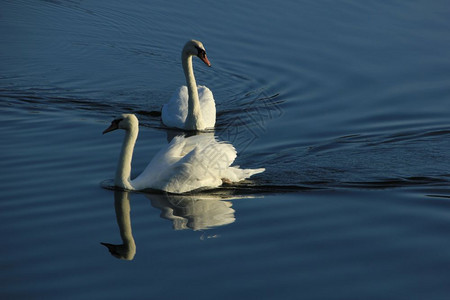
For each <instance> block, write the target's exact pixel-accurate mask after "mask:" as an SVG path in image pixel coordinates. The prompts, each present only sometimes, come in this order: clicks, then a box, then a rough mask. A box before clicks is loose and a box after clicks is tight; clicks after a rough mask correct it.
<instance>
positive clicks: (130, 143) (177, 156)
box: [103, 114, 265, 194]
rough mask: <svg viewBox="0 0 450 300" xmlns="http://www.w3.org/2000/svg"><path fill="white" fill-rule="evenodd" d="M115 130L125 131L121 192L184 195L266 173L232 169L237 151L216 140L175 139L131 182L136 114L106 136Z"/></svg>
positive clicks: (113, 124)
mask: <svg viewBox="0 0 450 300" xmlns="http://www.w3.org/2000/svg"><path fill="white" fill-rule="evenodd" d="M116 129H124V130H125V138H124V141H123V144H122V151H121V153H120V157H119V163H118V165H117V170H116V175H115V179H114V184H115V185H116V186H117V187H120V188H122V189H126V190H144V189H156V190H162V191H166V192H169V193H176V194H181V193H185V192H189V191H193V190H196V189H200V188H215V187H218V186H220V185H222V183H223V182H227V183H230V182H238V181H241V180H244V179H246V178H249V177H250V176H252V175H254V174H258V173H261V172H263V171H264V170H265V169H264V168H259V169H240V168H239V167H238V166H231V164H232V163H233V162H234V160H235V158H236V150H235V149H234V147H233V146H232V145H231V144H228V143H220V142H218V141H217V140H216V139H215V137H214V136H210V135H194V136H190V137H187V138H186V137H184V136H176V137H175V138H173V140H172V141H171V142H170V143H169V144H168V145H167V146H165V147H163V148H162V149H161V150H160V151H159V152H158V153H157V154H156V156H155V157H153V159H152V160H151V161H150V163H149V164H148V166H147V167H146V168H145V169H144V171H143V172H142V173H141V174H140V175H139V176H137V177H136V178H134V179H132V180H131V179H130V174H131V160H132V156H133V150H134V145H135V143H136V140H137V136H138V132H139V121H138V119H137V117H136V116H135V115H134V114H123V115H121V116H120V117H119V118H116V119H115V120H113V121H112V122H111V125H110V126H109V127H108V128H107V129H105V130H104V131H103V134H105V133H108V132H110V131H113V130H116Z"/></svg>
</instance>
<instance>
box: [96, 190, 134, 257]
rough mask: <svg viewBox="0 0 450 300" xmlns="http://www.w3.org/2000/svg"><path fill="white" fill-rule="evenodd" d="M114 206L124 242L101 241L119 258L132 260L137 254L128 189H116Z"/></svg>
mask: <svg viewBox="0 0 450 300" xmlns="http://www.w3.org/2000/svg"><path fill="white" fill-rule="evenodd" d="M114 208H115V210H116V218H117V224H118V225H119V232H120V237H121V239H122V244H118V245H116V244H109V243H101V244H102V245H103V246H105V247H107V248H108V250H109V252H110V253H111V255H113V256H114V257H116V258H119V259H125V260H132V259H133V258H134V255H135V254H136V243H135V242H134V238H133V233H132V231H131V219H130V199H129V197H128V192H126V191H119V190H116V191H114Z"/></svg>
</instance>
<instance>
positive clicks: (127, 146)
mask: <svg viewBox="0 0 450 300" xmlns="http://www.w3.org/2000/svg"><path fill="white" fill-rule="evenodd" d="M138 133H139V127H138V126H133V127H132V128H131V129H129V130H126V131H125V137H124V140H123V144H122V150H121V151H120V157H119V164H118V165H117V170H116V177H115V179H114V184H115V185H116V186H118V187H121V188H124V189H127V190H133V187H132V185H131V182H130V175H131V160H132V158H133V151H134V145H135V144H136V139H137V136H138Z"/></svg>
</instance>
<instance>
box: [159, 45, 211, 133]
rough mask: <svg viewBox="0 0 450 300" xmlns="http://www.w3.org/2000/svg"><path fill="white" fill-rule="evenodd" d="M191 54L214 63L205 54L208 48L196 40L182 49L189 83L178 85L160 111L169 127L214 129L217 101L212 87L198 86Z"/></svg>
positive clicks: (209, 64)
mask: <svg viewBox="0 0 450 300" xmlns="http://www.w3.org/2000/svg"><path fill="white" fill-rule="evenodd" d="M192 56H197V57H198V58H200V59H201V60H202V61H203V62H204V63H205V64H206V65H207V66H209V67H210V66H211V63H210V62H209V60H208V57H207V56H206V51H205V47H204V46H203V44H202V43H201V42H199V41H196V40H191V41H189V42H187V43H186V45H185V46H184V47H183V50H182V51H181V63H182V65H183V71H184V76H185V77H186V86H182V87H181V88H179V89H178V90H177V91H176V92H175V93H174V94H173V96H172V98H170V100H169V102H168V103H167V104H165V105H164V106H163V108H162V111H161V120H162V122H163V123H164V125H166V126H168V127H175V128H180V129H184V130H205V129H208V128H214V125H215V123H216V104H215V102H214V97H213V94H212V92H211V90H210V89H209V88H207V87H206V86H198V87H197V82H196V81H195V76H194V69H193V66H192Z"/></svg>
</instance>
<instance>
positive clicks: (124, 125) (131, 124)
mask: <svg viewBox="0 0 450 300" xmlns="http://www.w3.org/2000/svg"><path fill="white" fill-rule="evenodd" d="M138 126H139V121H138V118H137V117H136V116H135V115H133V114H122V115H121V116H119V117H117V118H115V119H114V120H113V121H112V122H111V125H109V127H108V128H106V129H105V130H104V131H103V134H105V133H108V132H111V131H114V130H116V129H124V130H132V129H135V128H137V127H138Z"/></svg>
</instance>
